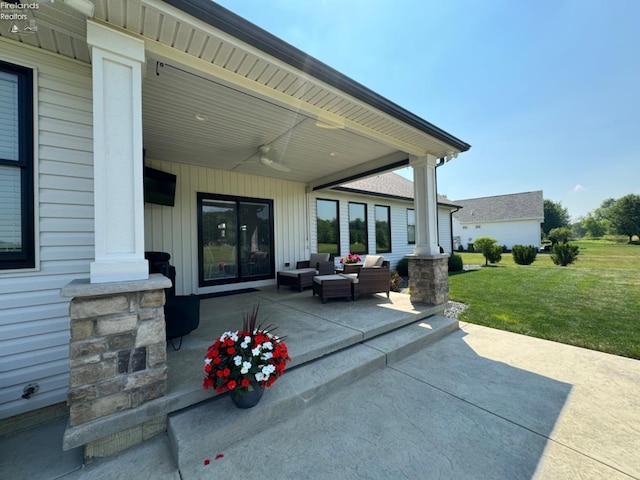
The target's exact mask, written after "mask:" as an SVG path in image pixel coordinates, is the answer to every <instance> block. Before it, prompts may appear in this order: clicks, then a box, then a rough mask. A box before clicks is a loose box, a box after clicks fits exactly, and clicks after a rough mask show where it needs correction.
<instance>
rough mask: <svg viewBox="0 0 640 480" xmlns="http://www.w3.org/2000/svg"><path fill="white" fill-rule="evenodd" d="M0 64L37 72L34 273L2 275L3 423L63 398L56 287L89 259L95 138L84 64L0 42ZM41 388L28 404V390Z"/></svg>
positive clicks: (63, 322)
mask: <svg viewBox="0 0 640 480" xmlns="http://www.w3.org/2000/svg"><path fill="white" fill-rule="evenodd" d="M0 59H1V60H3V61H6V62H9V63H14V64H18V65H24V66H27V67H34V68H35V69H36V71H35V72H34V85H35V86H36V89H35V91H36V93H35V98H36V105H35V110H34V111H35V112H36V114H37V123H36V128H35V135H36V140H37V144H36V149H35V150H36V151H35V161H36V163H35V172H36V180H35V186H36V188H35V191H36V202H35V214H36V215H35V218H36V255H37V263H36V268H35V269H28V270H13V271H1V270H0V386H1V387H2V388H1V389H0V418H4V417H8V416H12V415H16V414H19V413H22V412H26V411H29V410H34V409H37V408H41V407H44V406H47V405H51V404H54V403H58V402H63V401H65V400H66V394H67V388H68V384H69V378H68V371H69V358H68V356H69V345H68V344H69V317H68V312H69V304H68V300H66V299H63V298H61V297H60V295H59V291H60V288H61V287H64V286H65V285H66V284H67V283H69V282H70V281H71V280H73V279H75V278H80V277H86V276H88V272H89V262H91V261H92V259H93V252H94V248H93V242H94V237H93V193H92V190H93V166H92V165H93V156H92V151H93V139H92V100H91V70H90V67H89V66H88V65H85V64H81V63H79V62H75V61H72V60H69V59H66V58H63V57H59V56H56V55H53V54H48V53H45V52H43V51H40V50H36V49H33V48H29V47H23V46H20V45H19V44H18V43H15V42H12V41H9V40H4V39H0ZM32 382H38V383H39V384H40V391H39V393H38V394H37V395H35V396H34V397H33V398H31V399H30V400H23V399H22V398H21V395H22V390H23V387H24V386H25V385H27V384H28V383H32Z"/></svg>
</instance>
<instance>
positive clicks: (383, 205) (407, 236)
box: [311, 172, 459, 268]
mask: <svg viewBox="0 0 640 480" xmlns="http://www.w3.org/2000/svg"><path fill="white" fill-rule="evenodd" d="M413 189H414V185H413V182H412V181H411V180H409V179H407V178H405V177H403V176H401V175H398V174H397V173H395V172H387V173H382V174H379V175H374V176H372V177H367V178H365V179H362V180H356V181H354V182H349V183H345V184H343V185H340V186H337V187H333V188H332V189H330V190H327V191H325V192H322V193H318V194H314V195H313V196H312V199H313V201H315V202H316V204H317V202H321V203H325V204H327V203H328V205H327V206H331V204H332V203H333V207H331V208H332V209H333V210H336V211H337V212H338V220H339V223H338V224H339V238H340V242H339V243H340V244H339V250H338V251H339V255H338V256H344V255H346V254H347V253H349V252H353V253H359V254H365V255H366V254H368V253H378V254H381V255H384V257H385V258H386V259H388V260H390V262H391V267H392V268H394V267H395V265H396V263H397V262H398V260H400V259H401V258H403V257H404V256H405V255H408V254H411V253H413V248H414V246H415V206H414V201H413V195H414V192H413ZM336 202H337V203H336ZM457 208H459V207H458V205H456V204H455V203H454V202H451V201H450V200H448V199H447V198H445V197H443V196H440V195H438V244H439V245H440V246H441V247H442V249H443V250H444V251H445V252H446V253H451V252H452V234H453V232H452V229H451V213H452V212H453V211H455V210H457ZM316 223H317V222H316ZM362 237H364V238H365V239H366V241H365V242H364V244H363V242H358V241H357V240H359V239H360V238H362ZM311 238H312V239H314V240H315V241H316V242H317V230H316V228H315V225H314V228H312V235H311ZM388 238H390V241H387V239H388ZM356 245H357V247H356ZM354 250H356V251H355V252H354Z"/></svg>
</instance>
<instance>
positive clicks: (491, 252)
mask: <svg viewBox="0 0 640 480" xmlns="http://www.w3.org/2000/svg"><path fill="white" fill-rule="evenodd" d="M484 258H486V259H487V260H488V261H489V263H498V262H499V261H500V260H502V247H501V246H500V245H492V246H491V248H489V249H488V250H487V251H486V252H484Z"/></svg>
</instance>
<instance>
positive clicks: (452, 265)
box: [449, 253, 464, 272]
mask: <svg viewBox="0 0 640 480" xmlns="http://www.w3.org/2000/svg"><path fill="white" fill-rule="evenodd" d="M463 266H464V265H463V263H462V257H461V256H460V255H458V254H457V253H452V254H451V255H450V256H449V271H450V272H461V271H462V270H463Z"/></svg>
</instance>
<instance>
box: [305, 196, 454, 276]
mask: <svg viewBox="0 0 640 480" xmlns="http://www.w3.org/2000/svg"><path fill="white" fill-rule="evenodd" d="M318 198H321V199H327V200H338V202H339V203H338V212H339V216H340V218H339V222H340V257H344V256H346V255H347V254H348V253H349V202H357V203H364V204H366V205H367V229H368V232H367V233H368V248H369V250H368V251H369V253H370V254H372V255H375V254H376V237H375V206H376V205H382V206H389V207H391V250H392V251H391V253H383V254H381V255H383V256H384V258H385V259H386V260H389V261H390V262H391V269H394V268H395V267H396V264H397V263H398V261H399V260H400V259H402V258H404V256H405V255H409V254H413V249H414V246H415V245H414V244H410V243H408V240H407V209H413V208H414V207H413V202H408V201H402V200H397V199H391V198H385V197H373V196H369V195H358V194H355V193H354V194H347V193H340V192H335V191H324V192H314V193H313V194H311V195H310V196H309V211H310V218H311V222H310V237H309V238H310V242H309V245H310V247H311V251H313V252H315V251H316V250H317V244H318V236H317V230H316V200H317V199H318ZM449 212H450V209H448V208H446V209H445V208H442V207H438V221H439V222H440V221H441V222H442V223H443V224H444V227H443V226H439V239H440V242H441V243H440V245H442V246H443V248H444V249H445V251H446V252H447V253H451V250H450V248H449V249H447V247H448V246H449V247H450V245H451V230H450V229H449V227H448V225H449V218H450V217H449ZM445 217H446V218H445Z"/></svg>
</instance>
